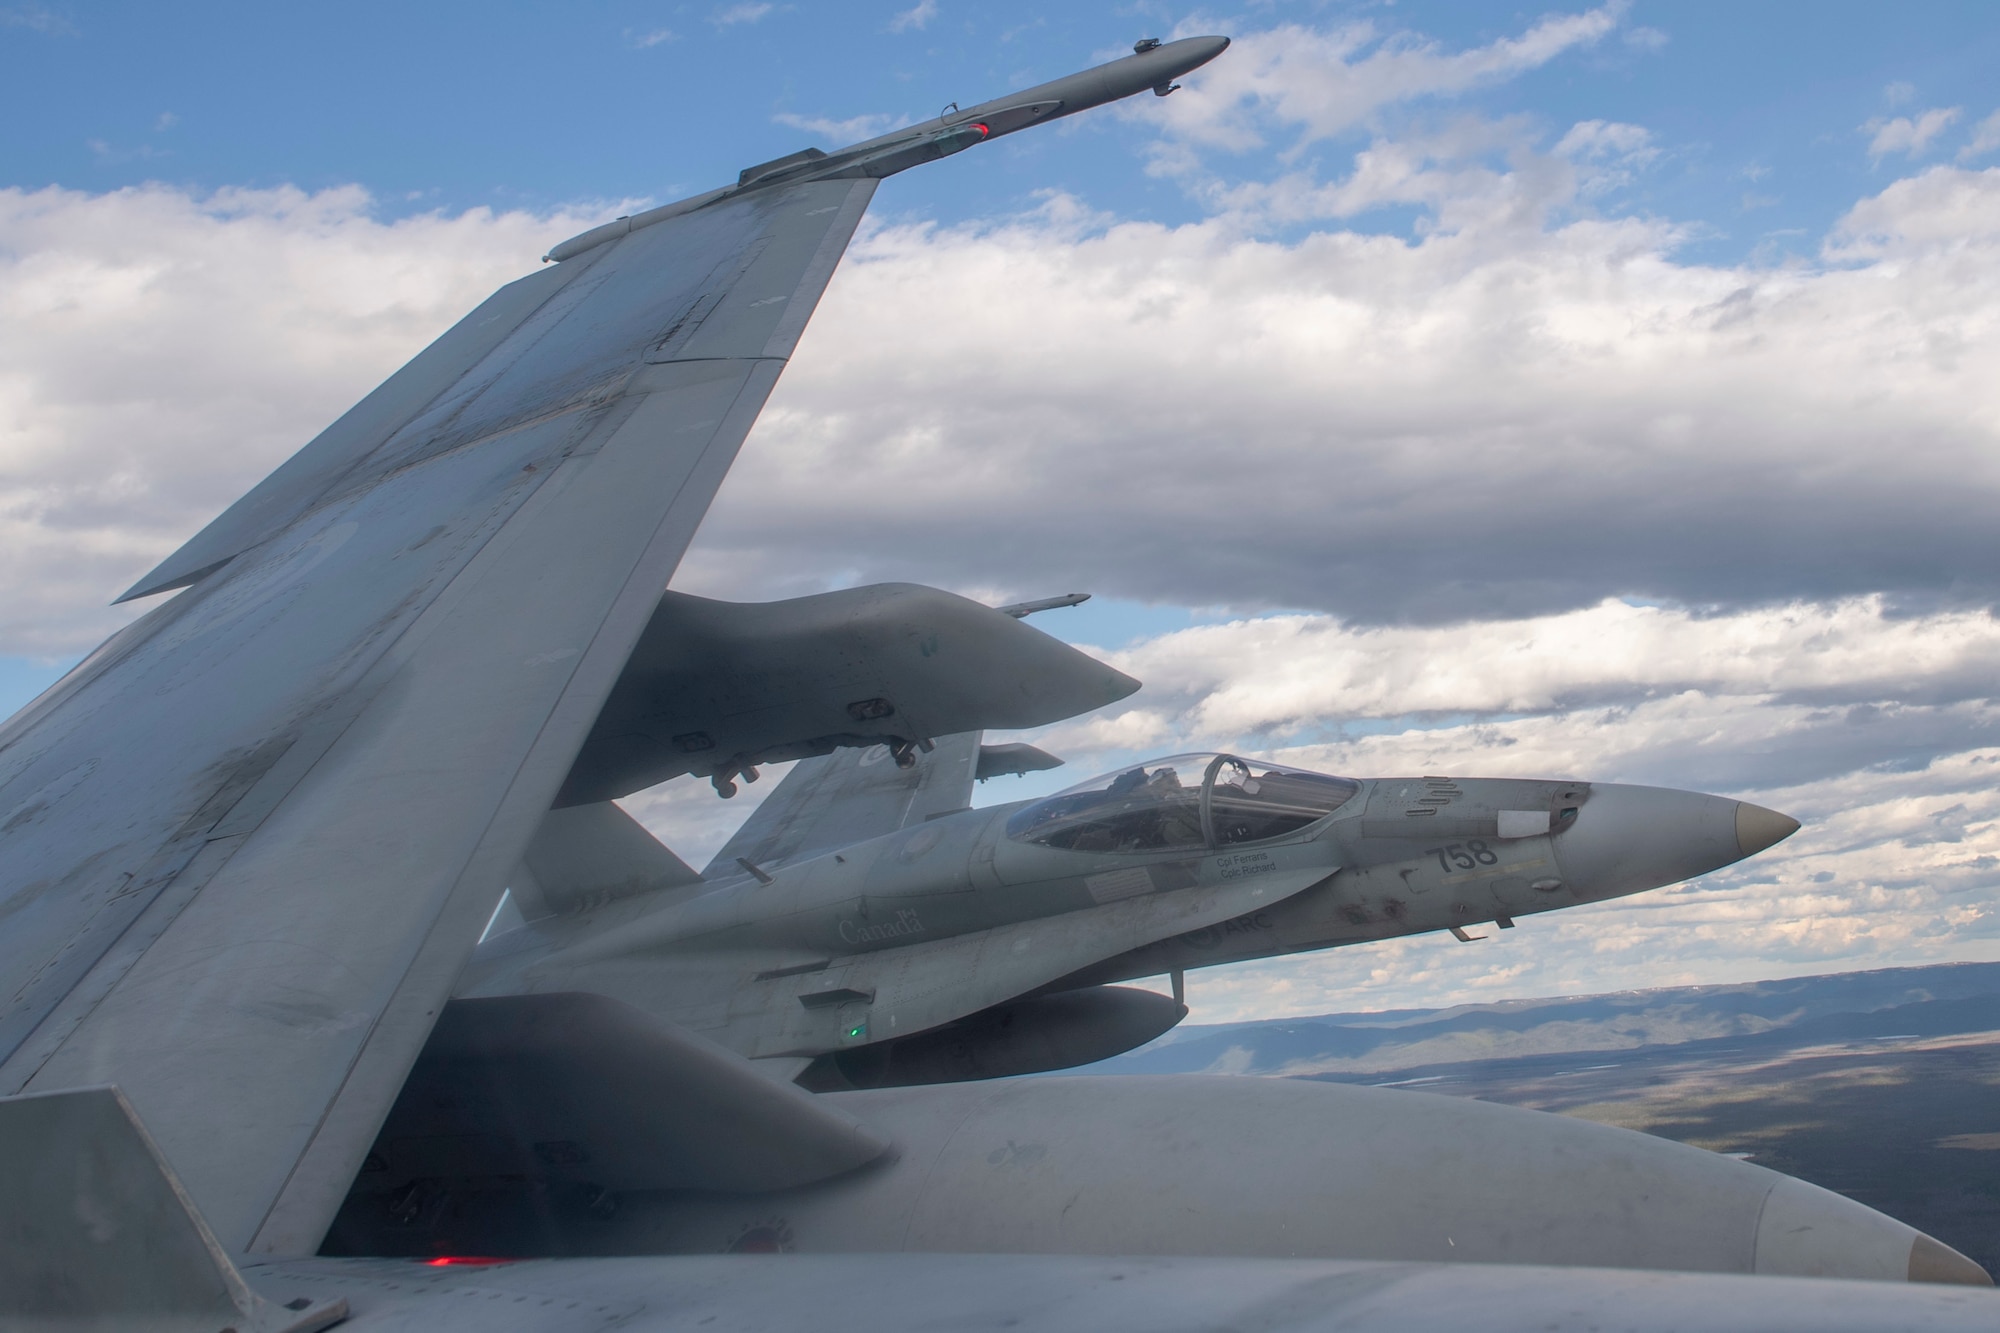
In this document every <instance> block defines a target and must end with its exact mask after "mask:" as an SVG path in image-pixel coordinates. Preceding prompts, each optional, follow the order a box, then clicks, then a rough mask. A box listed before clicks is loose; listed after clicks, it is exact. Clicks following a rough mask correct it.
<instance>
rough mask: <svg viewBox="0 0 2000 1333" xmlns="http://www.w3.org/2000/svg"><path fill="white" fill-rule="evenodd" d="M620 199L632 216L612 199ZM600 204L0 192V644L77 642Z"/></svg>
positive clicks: (12, 648)
mask: <svg viewBox="0 0 2000 1333" xmlns="http://www.w3.org/2000/svg"><path fill="white" fill-rule="evenodd" d="M609 211H613V212H622V211H629V209H626V208H614V209H611V210H609ZM593 220H596V215H595V213H590V212H579V213H565V214H559V215H556V216H552V217H534V216H530V215H527V214H522V213H505V214H494V213H491V212H489V211H487V210H484V209H475V210H472V211H470V212H467V213H463V214H460V215H459V216H457V217H442V216H438V215H424V216H420V217H413V218H405V219H402V220H400V221H396V222H384V221H380V220H378V219H376V218H375V217H374V216H373V213H372V206H371V201H370V200H369V198H368V196H367V195H366V194H364V193H363V192H361V191H360V190H357V189H352V188H348V189H337V190H328V191H323V192H321V193H318V194H307V193H305V192H303V191H300V190H296V189H290V188H282V189H275V190H222V191H218V192H216V193H214V194H211V195H204V196H193V195H189V194H187V193H185V192H183V191H180V190H176V189H172V188H169V187H166V186H145V187H139V188H134V189H128V190H120V191H116V192H114V193H111V194H102V195H91V194H84V193H80V192H77V191H70V190H62V189H55V188H50V189H44V190H36V191H22V190H0V568H5V569H6V570H7V571H8V576H7V579H6V587H5V591H4V594H0V655H14V656H48V657H60V656H66V655H69V654H73V653H75V652H77V651H78V650H79V649H81V648H84V647H87V646H88V645H89V643H90V642H91V641H93V640H95V639H97V638H98V637H100V636H101V635H102V634H104V633H105V632H107V631H108V629H110V628H111V627H113V626H115V625H117V624H119V623H122V622H123V621H124V620H125V619H126V618H127V611H126V610H110V609H107V608H106V606H105V603H107V602H108V601H109V600H110V599H111V598H112V597H114V596H116V595H117V594H118V593H119V592H120V591H122V590H123V588H124V587H125V586H126V585H127V584H128V583H129V582H130V580H131V579H133V578H136V577H137V576H138V575H139V574H141V573H143V572H144V571H145V570H146V569H147V568H148V567H150V566H151V565H152V564H153V563H154V562H155V561H157V560H158V559H159V558H160V557H162V556H163V555H165V554H166V553H167V552H168V551H170V550H172V549H173V547H174V546H176V545H177V544H179V543H180V542H181V541H183V540H185V539H186V538H187V537H188V536H189V535H190V534H191V533H192V532H193V531H194V530H195V529H196V528H198V527H200V526H201V524H203V523H205V522H207V521H208V519H209V518H211V517H213V516H214V514H215V513H216V512H217V511H218V510H219V509H220V508H221V507H222V506H223V505H224V504H227V503H228V502H229V500H231V499H232V498H234V496H235V495H237V494H238V493H240V492H241V491H242V490H244V489H245V487H246V483H248V482H250V481H253V480H254V479H255V478H256V477H258V476H259V475H261V474H262V473H264V472H266V471H268V470H269V469H270V468H271V467H273V466H275V465H276V464H277V463H279V462H280V461H282V460H283V459H284V458H285V457H286V456H287V455H289V454H290V453H291V452H292V451H293V450H295V449H297V448H298V447H299V446H301V445H303V444H304V443H305V442H306V441H307V440H309V439H311V438H312V437H313V436H314V435H315V434H317V433H318V432H319V430H320V429H321V428H323V427H324V426H325V425H326V424H327V423H328V422H330V421H331V420H333V419H334V418H335V417H336V416H338V415H339V414H340V413H341V412H342V411H344V410H345V409H346V408H347V407H348V405H349V404H351V403H352V402H354V401H355V400H356V399H358V398H359V397H360V396H361V395H362V394H364V393H366V392H367V391H368V390H369V389H371V388H373V387H374V385H375V384H376V383H377V382H378V381H379V380H381V379H382V378H383V377H384V376H385V375H386V374H387V373H388V372H389V371H391V370H394V369H395V368H396V366H397V365H399V364H400V363H401V362H403V361H404V360H406V359H407V358H408V357H409V356H410V355H411V354H412V353H413V352H415V351H416V350H417V349H418V348H419V347H421V346H422V345H423V344H424V343H425V342H426V341H428V340H429V339H430V338H431V337H433V336H435V335H436V334H437V333H439V332H442V331H443V330H444V329H445V328H446V327H447V326H448V325H450V324H451V323H452V322H453V321H454V320H456V319H457V318H458V317H459V316H460V315H462V314H464V313H465V312H466V311H467V310H469V309H471V308H472V307H473V306H474V305H475V304H476V303H477V302H478V301H480V300H481V299H483V298H484V297H485V296H486V294H487V293H488V292H490V291H492V290H493V288H495V287H497V286H498V285H499V284H500V283H502V282H504V281H507V280H508V279H510V278H513V277H517V276H519V275H520V273H522V272H523V271H525V270H526V269H529V268H531V267H533V266H534V257H535V256H537V255H539V254H541V253H542V252H543V251H544V250H546V249H547V248H548V246H549V244H550V243H552V242H554V241H557V240H560V239H562V238H563V237H564V236H566V235H570V234H572V233H574V232H576V231H579V230H581V229H582V228H584V227H585V226H588V225H590V223H591V222H592V221H593Z"/></svg>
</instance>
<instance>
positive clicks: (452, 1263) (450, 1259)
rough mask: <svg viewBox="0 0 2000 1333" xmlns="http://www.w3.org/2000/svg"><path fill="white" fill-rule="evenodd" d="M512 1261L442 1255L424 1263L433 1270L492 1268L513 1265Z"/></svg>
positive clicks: (470, 1255) (464, 1255) (472, 1256)
mask: <svg viewBox="0 0 2000 1333" xmlns="http://www.w3.org/2000/svg"><path fill="white" fill-rule="evenodd" d="M513 1262H514V1261H513V1260H512V1259H494V1258H491V1257H489V1256H487V1255H480V1254H440V1255H439V1256H438V1257H437V1258H435V1259H426V1260H424V1263H425V1264H426V1265H428V1266H429V1267H431V1268H458V1267H465V1268H491V1267H492V1266H493V1265H494V1264H511V1263H513Z"/></svg>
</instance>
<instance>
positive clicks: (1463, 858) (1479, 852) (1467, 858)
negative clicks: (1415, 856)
mask: <svg viewBox="0 0 2000 1333" xmlns="http://www.w3.org/2000/svg"><path fill="white" fill-rule="evenodd" d="M1424 855H1425V856H1435V857H1436V858H1437V859H1438V869H1440V870H1442V871H1444V872H1445V873H1446V874H1450V873H1451V871H1452V868H1453V867H1457V868H1458V869H1460V870H1471V869H1472V868H1474V867H1475V866H1493V865H1499V864H1500V858H1499V856H1498V855H1496V854H1495V853H1494V851H1493V849H1492V848H1491V847H1488V846H1487V845H1486V844H1485V843H1484V842H1482V841H1481V840H1479V839H1478V838H1474V839H1472V840H1471V841H1470V842H1453V843H1447V844H1445V845H1444V846H1442V847H1432V848H1430V849H1429V850H1427V851H1426V852H1425V853H1424Z"/></svg>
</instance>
